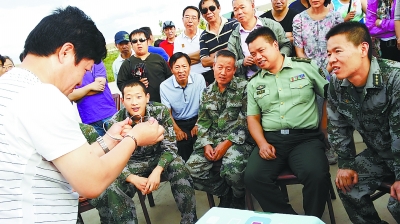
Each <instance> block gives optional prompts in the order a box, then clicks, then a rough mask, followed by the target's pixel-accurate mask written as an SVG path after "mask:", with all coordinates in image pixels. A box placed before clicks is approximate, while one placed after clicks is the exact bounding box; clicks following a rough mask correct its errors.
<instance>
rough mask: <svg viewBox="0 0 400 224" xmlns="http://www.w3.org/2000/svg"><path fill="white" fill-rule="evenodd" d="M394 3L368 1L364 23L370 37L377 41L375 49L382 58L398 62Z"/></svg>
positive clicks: (381, 0) (399, 58)
mask: <svg viewBox="0 0 400 224" xmlns="http://www.w3.org/2000/svg"><path fill="white" fill-rule="evenodd" d="M395 8H396V1H393V0H368V4H367V15H366V18H365V19H366V22H365V25H367V27H368V29H369V32H370V34H371V36H372V37H374V38H375V39H376V40H379V41H378V43H377V45H378V46H379V47H378V48H377V49H379V50H378V52H380V56H381V57H382V58H386V59H390V60H393V61H400V50H399V49H397V40H396V32H395V28H394V23H395V22H394V11H395Z"/></svg>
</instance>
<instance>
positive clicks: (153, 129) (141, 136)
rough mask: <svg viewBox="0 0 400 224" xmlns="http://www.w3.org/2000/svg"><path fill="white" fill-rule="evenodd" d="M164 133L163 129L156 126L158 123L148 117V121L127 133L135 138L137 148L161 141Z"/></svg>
mask: <svg viewBox="0 0 400 224" xmlns="http://www.w3.org/2000/svg"><path fill="white" fill-rule="evenodd" d="M127 122H128V120H126V123H127ZM164 132H165V129H164V128H163V127H162V126H161V125H159V124H158V121H157V120H156V119H154V118H153V117H150V118H149V119H148V121H146V122H142V123H139V124H137V125H135V126H134V127H133V128H132V129H131V130H130V131H129V132H128V133H129V134H131V135H133V136H134V137H135V138H136V141H137V144H138V145H137V146H146V145H154V144H156V143H157V142H159V141H161V140H163V139H164Z"/></svg>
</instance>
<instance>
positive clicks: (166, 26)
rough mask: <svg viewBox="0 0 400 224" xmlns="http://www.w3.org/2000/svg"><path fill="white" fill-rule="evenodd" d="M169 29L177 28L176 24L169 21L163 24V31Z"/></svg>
mask: <svg viewBox="0 0 400 224" xmlns="http://www.w3.org/2000/svg"><path fill="white" fill-rule="evenodd" d="M168 27H175V24H174V22H172V21H169V20H167V21H165V22H164V23H163V24H162V28H163V29H165V28H168Z"/></svg>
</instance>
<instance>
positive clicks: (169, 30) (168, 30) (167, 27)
mask: <svg viewBox="0 0 400 224" xmlns="http://www.w3.org/2000/svg"><path fill="white" fill-rule="evenodd" d="M162 28H163V31H164V34H165V36H166V37H167V38H166V39H165V40H164V41H162V42H161V43H160V47H162V48H163V49H164V50H165V51H166V52H167V54H168V56H169V57H171V56H172V54H173V53H174V42H175V38H176V36H175V34H176V30H175V24H174V22H172V21H165V22H164V23H163V26H162Z"/></svg>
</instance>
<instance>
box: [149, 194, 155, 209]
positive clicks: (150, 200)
mask: <svg viewBox="0 0 400 224" xmlns="http://www.w3.org/2000/svg"><path fill="white" fill-rule="evenodd" d="M147 199H149V205H150V207H154V206H156V204H155V203H154V198H153V194H152V193H150V194H148V195H147Z"/></svg>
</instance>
